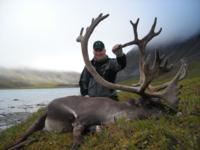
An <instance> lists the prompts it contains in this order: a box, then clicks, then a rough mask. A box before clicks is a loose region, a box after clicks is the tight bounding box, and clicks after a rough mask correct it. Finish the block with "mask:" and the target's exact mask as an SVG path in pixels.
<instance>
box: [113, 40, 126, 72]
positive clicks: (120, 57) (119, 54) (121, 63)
mask: <svg viewBox="0 0 200 150" xmlns="http://www.w3.org/2000/svg"><path fill="white" fill-rule="evenodd" d="M112 52H113V53H114V54H115V55H116V59H117V64H115V66H116V70H117V71H119V70H122V69H124V68H125V67H126V55H125V54H124V53H123V51H122V48H121V45H120V44H116V45H115V46H113V48H112Z"/></svg>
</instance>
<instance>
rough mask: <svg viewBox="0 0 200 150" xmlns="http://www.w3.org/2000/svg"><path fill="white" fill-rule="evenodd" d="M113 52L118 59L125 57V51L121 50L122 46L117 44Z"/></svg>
mask: <svg viewBox="0 0 200 150" xmlns="http://www.w3.org/2000/svg"><path fill="white" fill-rule="evenodd" d="M112 52H113V53H114V54H115V55H116V56H117V57H121V56H123V51H122V48H121V44H116V45H114V46H113V48H112Z"/></svg>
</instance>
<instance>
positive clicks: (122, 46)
mask: <svg viewBox="0 0 200 150" xmlns="http://www.w3.org/2000/svg"><path fill="white" fill-rule="evenodd" d="M139 20H140V18H138V19H137V21H136V22H135V23H133V21H132V20H130V23H131V25H132V27H133V32H134V38H135V39H134V40H133V41H130V42H127V43H125V44H122V45H121V48H124V47H127V46H130V45H134V44H137V45H138V42H139V39H138V33H137V26H138V23H139Z"/></svg>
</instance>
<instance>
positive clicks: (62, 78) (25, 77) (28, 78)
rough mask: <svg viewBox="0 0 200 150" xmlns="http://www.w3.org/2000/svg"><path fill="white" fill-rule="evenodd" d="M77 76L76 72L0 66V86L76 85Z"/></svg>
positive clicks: (78, 75)
mask: <svg viewBox="0 0 200 150" xmlns="http://www.w3.org/2000/svg"><path fill="white" fill-rule="evenodd" d="M79 77H80V74H79V73H76V72H53V71H39V70H33V69H7V68H0V88H34V87H35V88H38V87H62V86H76V85H77V84H78V80H79Z"/></svg>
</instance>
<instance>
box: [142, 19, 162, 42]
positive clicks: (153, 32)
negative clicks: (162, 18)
mask: <svg viewBox="0 0 200 150" xmlns="http://www.w3.org/2000/svg"><path fill="white" fill-rule="evenodd" d="M156 24H157V17H155V19H154V23H153V25H152V26H151V29H150V31H149V33H148V34H147V35H146V36H145V37H144V38H143V39H142V41H143V42H144V46H146V45H147V43H148V42H149V41H150V40H151V39H152V38H153V37H155V36H157V35H159V34H160V33H161V31H162V28H160V30H159V31H158V32H155V27H156Z"/></svg>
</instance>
